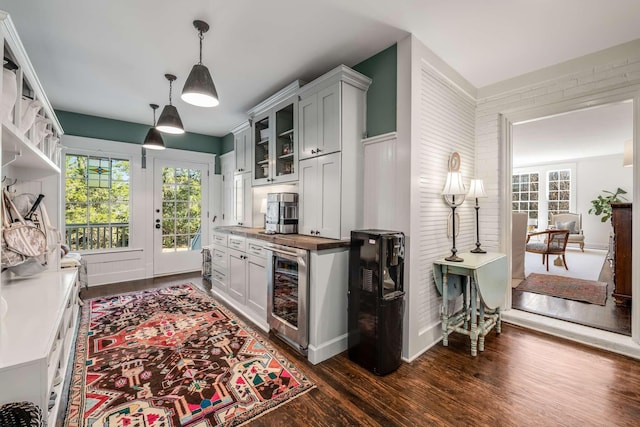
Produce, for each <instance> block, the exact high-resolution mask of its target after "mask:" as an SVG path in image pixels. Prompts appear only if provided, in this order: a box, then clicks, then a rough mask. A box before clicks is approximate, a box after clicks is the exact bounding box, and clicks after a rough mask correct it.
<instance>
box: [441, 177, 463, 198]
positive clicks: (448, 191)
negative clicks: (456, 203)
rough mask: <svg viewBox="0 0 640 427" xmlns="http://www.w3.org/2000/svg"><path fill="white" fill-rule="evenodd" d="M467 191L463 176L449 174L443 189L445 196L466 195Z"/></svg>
mask: <svg viewBox="0 0 640 427" xmlns="http://www.w3.org/2000/svg"><path fill="white" fill-rule="evenodd" d="M466 192H467V190H466V189H465V188H464V184H463V183H462V174H461V173H460V172H447V181H446V182H445V184H444V188H443V189H442V195H443V196H458V195H462V194H466Z"/></svg>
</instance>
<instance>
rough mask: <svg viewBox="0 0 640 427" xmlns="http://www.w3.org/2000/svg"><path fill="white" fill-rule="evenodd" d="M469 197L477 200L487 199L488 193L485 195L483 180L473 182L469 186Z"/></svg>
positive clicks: (473, 180)
mask: <svg viewBox="0 0 640 427" xmlns="http://www.w3.org/2000/svg"><path fill="white" fill-rule="evenodd" d="M467 196H468V197H475V198H481V197H487V193H485V191H484V183H483V182H482V180H481V179H472V180H471V183H470V184H469V193H468V194H467Z"/></svg>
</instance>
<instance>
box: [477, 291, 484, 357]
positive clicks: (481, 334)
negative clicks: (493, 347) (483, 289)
mask: <svg viewBox="0 0 640 427" xmlns="http://www.w3.org/2000/svg"><path fill="white" fill-rule="evenodd" d="M478 317H479V321H478V335H479V336H478V351H484V336H485V330H484V327H485V325H484V304H483V303H482V301H480V315H479V316H478Z"/></svg>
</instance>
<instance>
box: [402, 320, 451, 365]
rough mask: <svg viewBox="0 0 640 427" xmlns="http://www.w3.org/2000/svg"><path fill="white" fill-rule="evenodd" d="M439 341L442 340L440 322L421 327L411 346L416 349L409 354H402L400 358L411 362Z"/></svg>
mask: <svg viewBox="0 0 640 427" xmlns="http://www.w3.org/2000/svg"><path fill="white" fill-rule="evenodd" d="M440 341H442V322H438V323H436V324H433V325H431V326H428V327H426V328H423V329H421V330H420V332H419V333H418V338H417V339H416V340H414V343H415V344H416V345H415V346H413V347H417V350H414V351H413V352H412V354H410V355H404V354H403V355H402V360H404V361H405V362H407V363H410V362H413V361H414V360H416V359H417V358H418V357H420V356H421V355H422V354H423V353H424V352H425V351H427V350H429V349H430V348H431V347H433V346H434V345H436V344H437V343H438V342H440Z"/></svg>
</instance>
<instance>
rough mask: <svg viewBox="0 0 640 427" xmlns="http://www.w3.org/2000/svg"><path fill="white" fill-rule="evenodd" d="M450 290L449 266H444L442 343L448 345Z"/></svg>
mask: <svg viewBox="0 0 640 427" xmlns="http://www.w3.org/2000/svg"><path fill="white" fill-rule="evenodd" d="M448 291H449V275H448V274H447V267H446V266H442V345H443V346H445V347H447V346H448V345H449V334H448V328H449V304H448V302H449V301H448V300H449V298H448Z"/></svg>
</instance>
